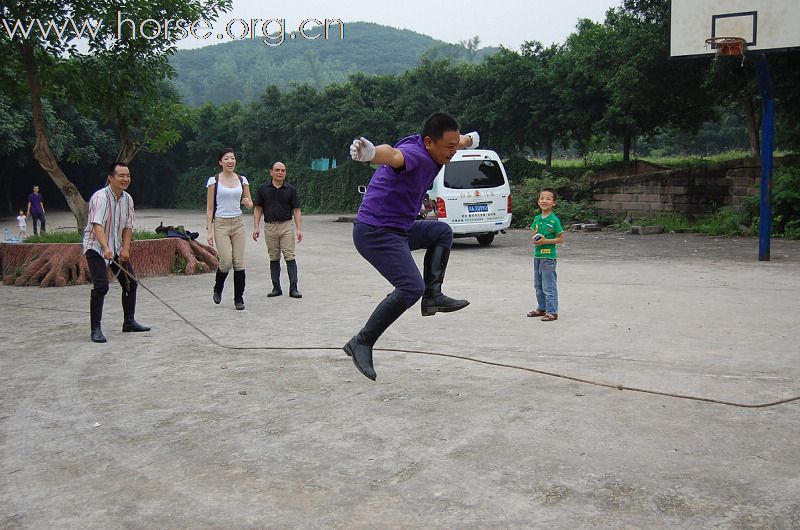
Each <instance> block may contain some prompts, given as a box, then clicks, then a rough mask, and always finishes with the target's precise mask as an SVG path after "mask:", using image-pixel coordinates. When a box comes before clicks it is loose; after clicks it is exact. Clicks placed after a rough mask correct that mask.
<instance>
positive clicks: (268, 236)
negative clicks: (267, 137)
mask: <svg viewBox="0 0 800 530" xmlns="http://www.w3.org/2000/svg"><path fill="white" fill-rule="evenodd" d="M269 175H270V177H271V180H270V181H267V182H265V183H264V184H262V185H261V186H260V187H259V188H258V191H257V192H256V200H255V207H254V208H253V241H258V236H259V234H260V229H259V228H260V225H261V215H262V212H263V215H264V240H265V241H266V242H267V255H268V256H269V272H270V276H271V277H272V291H270V292H269V293H268V294H267V296H268V297H273V296H280V295H282V294H283V291H282V290H281V253H282V254H283V259H284V260H285V261H286V272H287V273H288V274H289V296H291V297H292V298H302V297H303V295H302V294H300V291H299V290H298V289H297V260H296V259H295V245H294V242H295V230H296V237H297V242H298V243H300V242H301V241H303V215H302V213H301V211H300V197H299V196H298V195H297V188H295V187H294V186H292V185H291V184H287V183H286V166H285V165H284V164H283V162H275V163H274V164H272V168H271V169H270V170H269Z"/></svg>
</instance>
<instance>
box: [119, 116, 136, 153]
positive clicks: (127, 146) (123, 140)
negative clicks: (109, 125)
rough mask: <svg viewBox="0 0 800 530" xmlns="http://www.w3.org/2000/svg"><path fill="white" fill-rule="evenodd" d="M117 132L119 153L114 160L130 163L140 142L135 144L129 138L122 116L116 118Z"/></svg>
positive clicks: (126, 124) (126, 125)
mask: <svg viewBox="0 0 800 530" xmlns="http://www.w3.org/2000/svg"><path fill="white" fill-rule="evenodd" d="M117 134H119V153H118V154H117V160H116V161H118V162H122V163H123V164H130V163H131V160H133V159H134V157H135V156H136V154H137V153H138V152H139V149H140V148H141V144H136V142H134V141H133V140H131V137H130V132H129V129H128V123H127V122H126V121H125V120H124V119H122V118H119V119H118V120H117Z"/></svg>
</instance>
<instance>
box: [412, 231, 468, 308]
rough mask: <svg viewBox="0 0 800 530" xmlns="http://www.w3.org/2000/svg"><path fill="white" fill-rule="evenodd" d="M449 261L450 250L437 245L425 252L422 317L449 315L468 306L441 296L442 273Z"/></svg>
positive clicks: (464, 302) (461, 301)
mask: <svg viewBox="0 0 800 530" xmlns="http://www.w3.org/2000/svg"><path fill="white" fill-rule="evenodd" d="M449 259H450V249H449V248H445V247H442V246H439V245H436V246H433V247H430V248H429V249H428V250H427V251H426V252H425V265H424V270H423V278H424V279H425V294H423V295H422V304H421V309H422V316H424V317H427V316H430V315H434V314H436V313H437V312H441V313H449V312H451V311H458V310H459V309H464V308H465V307H467V306H468V305H469V302H468V301H466V300H456V299H454V298H450V297H449V296H446V295H444V294H442V282H443V281H444V271H445V270H446V269H447V261H448V260H449Z"/></svg>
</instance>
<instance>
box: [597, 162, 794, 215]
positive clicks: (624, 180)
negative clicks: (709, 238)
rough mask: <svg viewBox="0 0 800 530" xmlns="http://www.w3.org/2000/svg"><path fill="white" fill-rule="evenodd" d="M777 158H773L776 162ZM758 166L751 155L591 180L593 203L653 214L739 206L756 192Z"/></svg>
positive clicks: (609, 210) (610, 210)
mask: <svg viewBox="0 0 800 530" xmlns="http://www.w3.org/2000/svg"><path fill="white" fill-rule="evenodd" d="M777 165H778V162H777V160H776V166H777ZM760 180H761V169H760V167H759V166H758V165H757V164H756V163H754V161H753V160H752V159H749V160H737V161H730V162H725V163H719V164H709V165H708V166H706V167H703V168H692V169H675V170H663V171H653V172H650V173H645V174H640V175H630V176H624V177H616V178H608V177H606V178H605V179H604V180H600V181H596V182H593V183H592V193H593V197H592V198H593V201H594V206H595V207H596V208H597V209H598V211H599V212H601V213H603V214H620V213H625V214H628V216H629V217H632V218H642V217H652V216H655V215H656V214H658V213H662V212H674V213H680V214H685V215H704V214H710V213H712V212H713V211H714V210H715V209H717V208H719V207H722V206H732V207H734V208H736V207H739V206H740V205H741V203H742V200H743V199H744V198H745V197H748V196H758V194H759V185H760Z"/></svg>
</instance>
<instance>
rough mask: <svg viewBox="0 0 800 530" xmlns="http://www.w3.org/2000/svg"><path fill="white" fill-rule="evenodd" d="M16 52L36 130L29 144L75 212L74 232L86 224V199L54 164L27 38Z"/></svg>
mask: <svg viewBox="0 0 800 530" xmlns="http://www.w3.org/2000/svg"><path fill="white" fill-rule="evenodd" d="M19 51H20V55H21V56H22V64H23V66H24V67H25V74H26V75H27V77H28V89H29V90H30V94H31V111H32V114H33V128H34V131H35V132H36V144H35V145H34V146H33V156H34V158H35V159H36V161H37V162H39V165H40V166H41V167H42V169H44V170H45V171H46V172H47V174H48V175H50V178H51V179H52V180H53V182H55V184H56V186H58V189H59V190H61V193H62V194H63V195H64V198H65V199H66V200H67V204H68V205H69V209H70V210H71V211H72V215H74V216H75V222H76V223H77V228H78V232H81V231H83V229H84V228H85V227H86V221H87V219H88V218H89V207H88V205H87V204H86V200H85V199H84V198H83V196H82V195H81V192H80V191H78V188H77V187H75V184H73V183H72V182H70V180H69V179H68V178H67V176H66V175H65V174H64V171H62V169H61V167H60V166H59V165H58V160H57V159H56V156H55V154H54V153H53V150H52V149H51V148H50V138H49V136H48V135H47V128H46V124H45V120H44V111H43V110H42V84H41V80H40V79H39V71H38V69H37V67H36V62H35V58H34V49H33V44H32V43H31V42H30V41H23V42H22V43H21V44H20V45H19Z"/></svg>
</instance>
